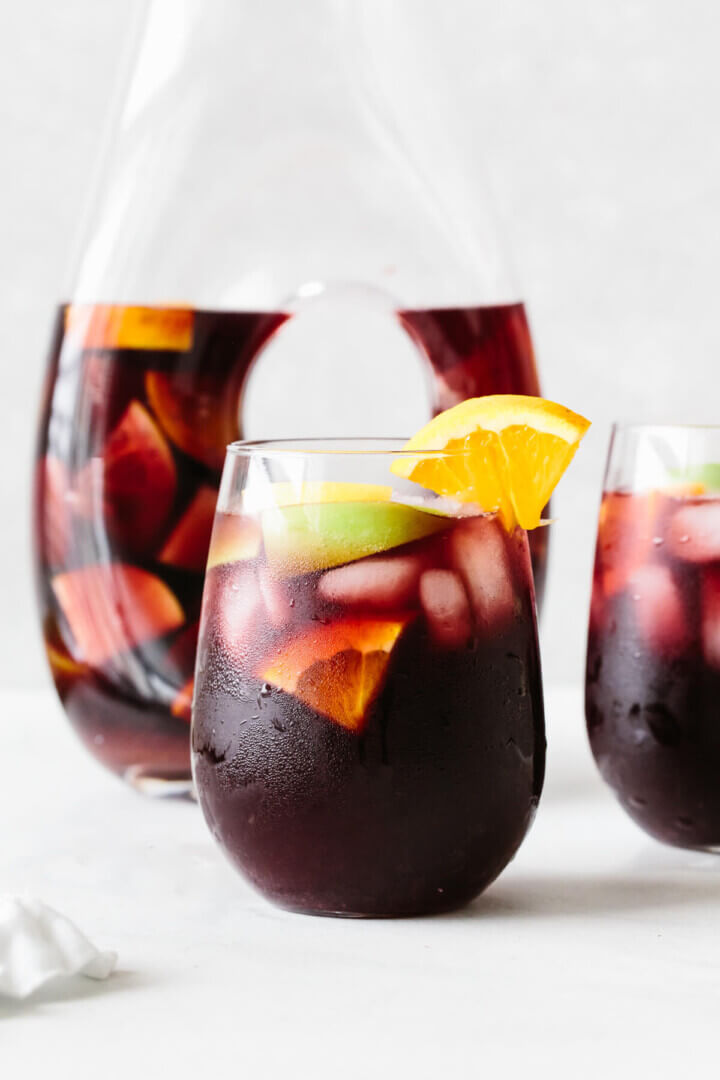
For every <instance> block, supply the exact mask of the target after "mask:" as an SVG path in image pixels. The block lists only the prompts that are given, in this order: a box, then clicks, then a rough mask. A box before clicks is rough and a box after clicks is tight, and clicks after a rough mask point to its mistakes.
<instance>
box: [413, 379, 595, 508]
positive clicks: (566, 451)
mask: <svg viewBox="0 0 720 1080" xmlns="http://www.w3.org/2000/svg"><path fill="white" fill-rule="evenodd" d="M589 426H590V424H589V421H587V420H585V419H584V418H583V417H582V416H578V414H577V413H573V412H571V411H570V409H566V408H564V406H562V405H556V404H554V403H553V402H551V401H544V400H543V399H542V398H535V397H521V396H520V395H514V394H500V395H497V396H492V397H485V398H470V399H468V400H467V401H464V402H462V404H460V405H456V406H455V407H454V408H452V409H448V410H447V412H444V413H440V415H439V416H436V417H435V419H434V420H431V421H430V423H429V424H426V425H425V427H424V428H422V429H421V430H420V431H419V432H418V433H417V435H414V436H413V438H412V439H410V441H409V442H408V443H407V445H406V446H405V449H406V450H408V451H413V453H412V454H410V453H408V456H407V457H400V458H398V459H397V461H395V462H394V463H393V467H392V470H393V472H394V473H395V474H396V475H397V476H404V477H407V479H409V480H414V481H415V483H417V484H422V485H423V486H424V487H426V488H429V489H430V490H431V491H435V492H437V493H438V494H439V495H452V496H453V497H454V498H456V499H460V500H462V501H466V502H474V503H477V505H478V506H480V507H481V508H482V509H483V510H486V511H488V512H494V513H497V514H498V515H499V517H500V518H501V520H502V521H503V522H504V523H505V525H506V526H508V527H512V526H513V525H515V524H518V525H520V527H521V528H523V529H534V528H536V527H537V526H538V525H539V524H540V518H541V515H542V511H543V508H544V506H545V505H546V503H547V501H548V499H549V498H550V494H551V492H552V491H553V490H554V488H555V487H556V485H557V483H558V481H559V480H560V477H561V476H562V475H563V473H564V472H565V470H566V469H567V467H568V465H569V464H570V462H571V461H572V459H573V457H574V455H575V452H576V450H577V448H578V446H579V445H580V440H581V439H582V437H583V435H584V434H585V432H586V431H587V429H588V427H589ZM439 450H442V451H444V453H443V454H437V453H432V451H439ZM423 454H425V455H426V456H422V455H423ZM418 455H420V457H419V459H418Z"/></svg>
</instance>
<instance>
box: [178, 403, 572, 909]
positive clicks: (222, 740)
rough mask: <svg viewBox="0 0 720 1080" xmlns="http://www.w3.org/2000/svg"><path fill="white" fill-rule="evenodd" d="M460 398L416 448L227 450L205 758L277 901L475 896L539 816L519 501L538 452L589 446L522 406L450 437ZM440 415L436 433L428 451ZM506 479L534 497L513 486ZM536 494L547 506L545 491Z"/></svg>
mask: <svg viewBox="0 0 720 1080" xmlns="http://www.w3.org/2000/svg"><path fill="white" fill-rule="evenodd" d="M507 400H508V399H506V398H498V399H492V398H487V399H480V400H479V402H467V403H465V405H467V406H470V407H471V409H472V408H476V407H477V406H478V405H479V407H480V410H487V408H488V406H487V404H486V403H488V402H492V401H499V402H507ZM516 400H520V401H522V400H524V401H527V400H528V399H516ZM463 408H464V406H463V405H461V406H458V407H457V409H451V410H450V411H449V412H448V413H444V414H441V415H440V416H439V417H437V418H436V420H435V421H433V422H431V424H429V425H428V427H427V429H424V430H426V431H427V432H428V434H427V435H426V436H423V434H422V433H421V435H420V436H419V437H416V439H415V440H411V442H410V443H408V444H406V445H404V444H403V441H402V440H353V439H337V440H300V441H284V442H282V441H281V442H275V441H269V442H257V443H247V442H245V443H236V444H234V445H232V446H230V447H229V449H228V457H227V461H226V465H225V470H224V473H223V479H222V484H221V487H220V494H219V499H218V504H217V512H216V517H215V525H214V529H213V535H212V541H211V545H210V554H209V561H208V572H207V578H206V583H205V592H204V599H203V611H202V620H201V629H200V643H199V648H198V658H197V669H196V683H195V689H194V706H193V724H192V752H193V765H194V776H195V783H196V787H197V793H198V797H199V800H200V804H201V806H202V809H203V811H204V814H205V817H206V819H207V822H208V824H209V826H210V828H211V830H212V833H213V835H214V836H215V838H216V839H217V840H218V841H219V843H220V845H221V846H222V848H223V849H224V850H225V852H226V853H227V854H228V855H229V857H230V859H231V860H232V861H233V863H234V864H235V865H236V866H237V867H238V868H239V869H240V870H241V871H242V872H243V874H244V875H245V876H246V877H247V878H248V880H249V881H250V882H251V883H252V884H253V885H255V886H256V887H257V888H258V889H259V890H260V891H261V892H262V893H264V894H265V896H267V897H268V898H269V899H270V900H272V901H274V902H276V903H277V904H279V905H281V906H283V907H286V908H290V909H292V910H295V911H301V912H308V913H314V914H336V915H348V916H349V915H356V916H357V915H368V916H370V915H372V916H399V915H416V914H423V913H430V912H438V911H444V910H448V909H451V908H455V907H458V906H459V905H461V904H465V903H467V902H468V901H470V900H471V899H473V898H474V897H475V896H477V895H478V893H480V892H481V891H482V890H483V889H484V888H485V887H486V886H487V885H488V884H489V883H490V882H491V881H492V880H493V879H494V878H495V877H496V876H497V875H498V874H499V873H500V871H501V870H502V869H503V867H505V865H506V864H507V863H508V862H509V860H510V859H511V858H512V856H513V855H514V853H515V851H516V850H517V848H518V847H519V845H520V843H521V841H522V839H523V837H524V836H525V834H526V832H527V830H528V828H529V826H530V823H531V821H532V819H533V816H534V814H535V809H536V807H537V803H538V799H539V797H540V792H541V788H542V781H543V774H544V764H545V735H544V720H543V699H542V687H541V678H540V660H539V655H538V642H537V630H536V618H535V596H534V586H533V575H532V568H531V562H530V550H529V544H528V535H527V532H526V531H525V529H524V528H522V526H521V525H520V523H519V522H518V521H517V520H516V517H515V514H516V512H517V514H519V515H520V516H521V517H522V516H523V509H522V499H523V497H522V496H521V495H520V494H519V492H520V489H521V487H522V482H521V477H520V474H521V473H522V471H523V469H527V468H528V459H527V457H526V456H525V455H526V454H530V455H532V454H535V453H536V454H537V455H538V458H537V460H538V461H540V460H542V463H543V465H542V467H545V466H546V465H547V463H548V461H550V465H549V473H545V474H544V482H547V479H548V475H551V474H552V472H553V465H552V455H553V454H554V453H555V452H556V451H557V452H558V454H559V456H560V457H561V458H563V462H562V464H561V465H558V469H559V470H560V471H562V469H564V467H565V464H566V463H567V460H569V456H572V453H573V452H574V445H573V446H571V445H570V444H569V443H568V442H567V441H565V440H564V438H558V439H555V438H554V437H553V436H550V437H549V439H550V441H549V443H547V444H546V445H543V440H542V437H541V436H538V433H537V432H533V433H532V435H530V429H529V428H523V427H520V426H517V425H514V424H513V425H510V426H509V428H508V430H509V433H510V434H509V440H510V441H509V442H508V444H507V446H506V447H505V451H504V452H500V453H496V450H498V447H499V442H500V438H499V436H498V435H497V433H496V432H492V431H485V432H482V433H481V432H479V431H477V430H475V428H474V423H475V422H474V421H472V420H471V422H470V427H468V422H467V415H468V414H467V412H465V413H462V412H461V415H460V416H459V417H458V419H457V420H456V421H454V425H455V426H454V429H453V431H454V434H453V437H450V438H448V437H443V438H441V436H442V434H443V431H444V432H445V436H447V432H448V424H450V426H451V427H453V422H452V421H451V420H448V418H452V417H453V415H454V414H457V413H458V411H461V410H463ZM524 419H527V417H525V418H524ZM458 423H459V424H460V427H459V428H458V427H457V424H458ZM471 429H472V434H471V433H470V431H471ZM583 430H584V429H583ZM436 436H437V439H438V440H439V443H440V445H441V446H442V447H443V448H442V449H438V450H433V449H431V448H430V447H431V446H432V444H433V442H435V437H436ZM534 436H537V438H534V441H533V437H534ZM553 441H555V442H556V443H557V446H553V445H551V444H552V443H553ZM578 441H579V440H578ZM435 444H436V445H437V442H435ZM546 452H547V454H546ZM513 454H516V455H517V462H518V464H517V471H516V472H515V473H512V472H511V475H508V473H507V472H506V471H504V469H505V465H506V463H507V459H508V456H509V457H510V458H511V459H512V456H513ZM558 475H559V474H558V473H557V472H556V479H557V476H558ZM550 484H551V486H554V481H553V480H552V479H551V480H550ZM504 485H507V489H508V491H509V490H510V488H511V487H512V486H513V485H514V486H515V492H516V495H517V497H512V498H507V499H506V498H504V495H503V487H504ZM438 492H440V494H438ZM526 494H527V497H529V500H530V502H531V503H532V505H531V506H530V508H529V510H527V514H528V517H529V518H530V519H531V520H535V521H537V520H539V515H540V511H541V509H542V505H543V501H542V491H541V490H538V488H537V487H535V485H533V484H530V485H529V486H528V491H527V493H526ZM545 494H548V492H546V493H545ZM538 498H540V501H539V502H538ZM482 504H485V505H489V506H491V507H492V510H491V512H485V511H483V510H482V508H481V505H482Z"/></svg>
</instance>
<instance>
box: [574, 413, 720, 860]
mask: <svg viewBox="0 0 720 1080" xmlns="http://www.w3.org/2000/svg"><path fill="white" fill-rule="evenodd" d="M719 703H720V427H684V426H644V425H627V426H624V425H616V426H615V428H614V430H613V436H612V440H611V444H610V451H609V458H608V465H607V473H606V478H605V485H604V493H603V497H602V503H601V507H600V520H599V529H598V541H597V551H596V560H595V572H594V579H593V594H592V607H591V615H590V631H589V641H588V654H587V681H586V715H587V725H588V732H589V736H590V743H591V746H592V750H593V754H594V755H595V759H596V761H597V763H598V766H599V768H600V771H601V773H602V775H603V777H604V778H605V780H606V781H607V782H608V784H609V785H610V786H611V787H612V788H613V790H614V791H615V794H616V795H617V796H618V798H619V800H620V802H621V804H622V805H623V806H624V808H625V809H626V810H627V811H628V813H629V814H630V815H631V817H633V818H634V820H635V821H637V822H638V823H639V824H640V825H641V826H642V827H643V828H644V829H646V830H647V831H648V832H649V833H651V834H652V835H653V836H656V837H657V838H658V839H660V840H664V841H666V842H667V843H670V844H676V845H679V846H681V847H690V848H704V849H720V783H719V782H718V778H719V777H720V704H719Z"/></svg>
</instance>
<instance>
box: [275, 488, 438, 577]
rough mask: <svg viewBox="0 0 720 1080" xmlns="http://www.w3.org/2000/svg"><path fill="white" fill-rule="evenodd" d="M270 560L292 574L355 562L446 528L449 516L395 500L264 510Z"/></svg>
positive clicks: (277, 571)
mask: <svg viewBox="0 0 720 1080" xmlns="http://www.w3.org/2000/svg"><path fill="white" fill-rule="evenodd" d="M261 521H262V532H263V541H264V544H265V554H266V556H267V560H268V563H269V565H270V567H271V569H272V570H273V572H274V573H275V574H277V575H278V576H281V577H294V576H295V575H297V574H307V573H310V572H311V571H314V570H329V569H330V568H331V567H333V566H342V565H343V564H344V563H349V562H354V561H355V560H356V559H362V558H364V557H365V556H366V555H377V554H378V553H379V552H381V551H389V550H390V549H391V548H396V547H400V546H401V545H402V544H409V543H411V542H412V541H413V540H422V539H423V538H424V537H426V536H431V535H432V534H433V533H436V532H441V531H442V530H443V529H447V527H448V525H449V519H448V518H446V517H442V516H440V515H438V514H426V513H425V512H424V511H422V510H418V509H416V508H415V507H413V506H407V505H405V504H404V503H396V502H327V503H310V504H307V505H304V506H276V507H273V508H272V509H269V510H265V511H263V513H262V515H261Z"/></svg>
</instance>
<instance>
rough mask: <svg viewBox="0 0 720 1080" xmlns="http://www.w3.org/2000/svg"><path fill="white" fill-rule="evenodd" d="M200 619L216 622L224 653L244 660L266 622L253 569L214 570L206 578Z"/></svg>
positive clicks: (209, 622)
mask: <svg viewBox="0 0 720 1080" xmlns="http://www.w3.org/2000/svg"><path fill="white" fill-rule="evenodd" d="M205 592H206V596H205V597H204V598H203V619H206V620H207V624H208V626H212V624H213V623H214V622H215V620H217V624H218V626H219V630H220V637H221V639H222V643H223V645H224V647H225V649H226V650H227V652H228V653H229V654H230V655H231V656H233V657H235V658H236V659H239V660H240V661H244V660H246V659H247V657H248V655H249V654H250V653H251V651H252V647H253V645H254V644H255V643H256V641H257V639H258V637H259V636H260V635H262V633H263V626H264V624H265V621H266V614H265V610H264V603H263V596H262V592H261V591H260V585H259V583H258V579H257V576H256V574H255V572H254V570H253V569H251V568H246V567H244V566H242V564H234V565H232V566H224V567H218V568H216V569H215V570H211V571H210V572H209V573H208V576H207V583H206V587H205Z"/></svg>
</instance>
